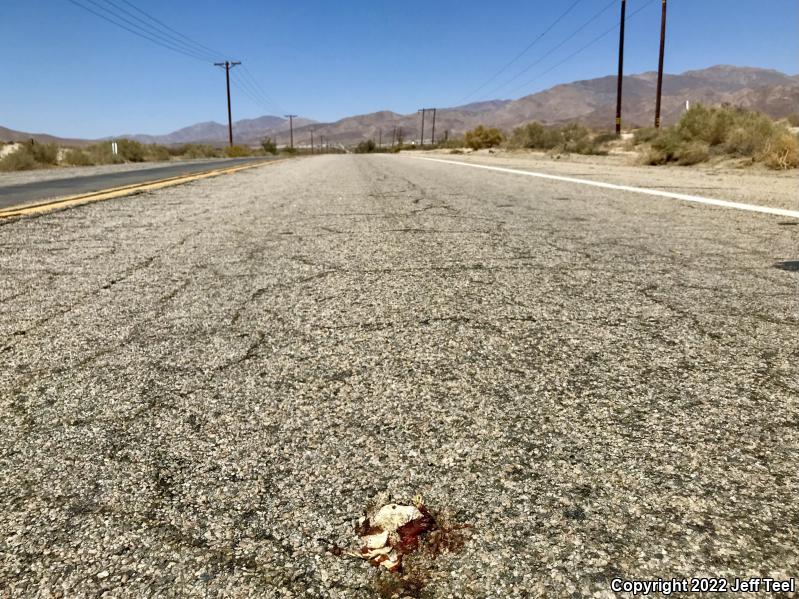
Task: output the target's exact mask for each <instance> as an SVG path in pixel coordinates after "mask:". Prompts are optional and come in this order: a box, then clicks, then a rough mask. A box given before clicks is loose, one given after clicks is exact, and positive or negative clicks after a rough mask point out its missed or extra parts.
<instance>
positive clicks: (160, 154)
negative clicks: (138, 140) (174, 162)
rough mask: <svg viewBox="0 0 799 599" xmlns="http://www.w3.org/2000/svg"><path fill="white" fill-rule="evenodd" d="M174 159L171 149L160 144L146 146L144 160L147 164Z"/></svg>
mask: <svg viewBox="0 0 799 599" xmlns="http://www.w3.org/2000/svg"><path fill="white" fill-rule="evenodd" d="M171 157H172V154H171V152H170V151H169V148H167V147H166V146H161V145H158V144H149V145H146V146H144V159H145V160H146V161H147V162H153V161H158V162H161V161H164V160H169V159H170V158H171Z"/></svg>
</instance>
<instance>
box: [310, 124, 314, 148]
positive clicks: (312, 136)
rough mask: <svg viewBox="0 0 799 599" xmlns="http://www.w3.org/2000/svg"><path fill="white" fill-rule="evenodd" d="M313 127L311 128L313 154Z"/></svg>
mask: <svg viewBox="0 0 799 599" xmlns="http://www.w3.org/2000/svg"><path fill="white" fill-rule="evenodd" d="M313 153H314V151H313V127H311V154H313Z"/></svg>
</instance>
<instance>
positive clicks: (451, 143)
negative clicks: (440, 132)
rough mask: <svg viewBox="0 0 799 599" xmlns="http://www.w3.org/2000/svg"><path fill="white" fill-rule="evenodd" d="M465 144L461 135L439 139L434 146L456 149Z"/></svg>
mask: <svg viewBox="0 0 799 599" xmlns="http://www.w3.org/2000/svg"><path fill="white" fill-rule="evenodd" d="M465 146H466V142H465V141H464V139H463V138H462V137H448V138H447V139H441V140H439V141H438V143H436V147H438V148H444V149H449V148H452V149H457V148H463V147H465Z"/></svg>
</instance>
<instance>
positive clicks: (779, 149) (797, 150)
mask: <svg viewBox="0 0 799 599" xmlns="http://www.w3.org/2000/svg"><path fill="white" fill-rule="evenodd" d="M760 158H761V160H762V161H763V162H764V163H765V164H766V166H768V167H770V168H774V169H789V168H798V167H799V137H797V136H796V135H793V134H792V133H790V132H788V131H783V132H782V133H780V134H779V135H776V136H775V137H773V138H772V139H771V140H770V142H769V143H768V145H767V146H766V148H764V150H763V152H762V154H761V157H760Z"/></svg>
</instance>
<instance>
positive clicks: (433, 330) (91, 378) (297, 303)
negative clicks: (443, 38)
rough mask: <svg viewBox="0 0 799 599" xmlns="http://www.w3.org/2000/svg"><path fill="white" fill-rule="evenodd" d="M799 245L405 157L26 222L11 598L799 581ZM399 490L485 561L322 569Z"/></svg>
mask: <svg viewBox="0 0 799 599" xmlns="http://www.w3.org/2000/svg"><path fill="white" fill-rule="evenodd" d="M797 241H799V231H797V228H796V227H780V226H778V225H777V223H776V219H774V218H773V217H768V216H763V215H755V214H749V213H741V212H734V211H725V210H718V209H712V208H705V207H690V206H686V205H682V204H679V203H674V202H652V201H649V200H647V199H644V198H641V197H637V196H635V195H634V194H626V193H616V192H606V191H603V190H596V189H586V188H580V187H575V186H572V185H569V184H563V183H556V182H551V181H531V180H528V179H526V178H522V177H514V176H512V175H507V174H495V173H486V172H481V171H471V170H470V169H463V168H458V167H451V166H448V165H440V164H433V163H425V162H420V161H412V160H411V159H408V158H404V157H388V156H373V157H365V156H323V157H316V158H313V159H308V160H297V161H291V162H285V163H280V164H276V165H272V166H267V167H264V168H262V169H255V170H252V171H247V172H243V173H239V174H236V175H233V176H228V177H224V178H217V179H213V180H207V181H202V182H197V183H193V184H190V185H185V186H181V187H176V188H170V189H166V190H161V191H159V192H155V193H151V194H146V195H141V196H136V197H131V198H127V199H123V200H117V201H112V202H104V203H99V204H94V205H89V206H84V207H81V208H77V209H72V210H68V211H63V212H58V213H54V214H50V215H47V216H42V217H39V218H33V219H22V220H17V221H12V222H4V223H0V245H1V246H2V252H0V270H2V277H1V278H0V285H2V286H1V287H0V311H1V316H0V356H2V364H3V367H2V369H0V430H2V434H0V488H2V490H3V491H2V493H0V595H3V596H14V597H17V596H34V595H41V596H50V595H56V596H58V595H64V596H89V595H93V596H98V595H102V594H103V593H106V596H113V597H139V596H169V595H172V596H209V597H213V596H236V597H243V596H264V597H300V596H308V597H374V596H380V595H381V594H382V595H383V596H390V594H391V593H392V592H395V591H396V592H397V593H399V594H402V593H406V594H409V595H411V594H412V595H415V596H422V597H530V596H569V597H581V596H582V597H588V596H600V597H601V596H607V597H610V596H613V594H612V593H611V591H610V582H611V580H612V579H613V578H616V577H619V578H623V579H652V578H658V577H670V576H677V577H693V576H727V577H736V576H751V575H768V576H773V577H778V578H786V577H788V576H789V575H794V576H795V575H796V574H797V571H799V549H797V544H796V538H797V532H799V502H797V501H796V497H797V496H796V491H797V448H798V443H797V440H798V439H797V436H798V435H799V424H798V423H799V418H798V416H799V415H798V411H799V407H798V406H797V396H798V394H799V376H798V374H799V372H798V371H797V363H798V362H797V358H799V328H797V327H798V326H799V309H798V306H797V297H798V296H797V281H798V279H797V272H796V270H795V269H793V270H792V269H786V268H774V265H775V264H776V263H778V262H781V263H791V262H793V261H796V260H797V259H799V252H798V251H797V247H799V243H797ZM384 492H388V493H391V494H392V495H393V496H394V497H396V498H398V499H397V500H402V499H405V500H407V499H409V498H411V497H413V496H414V495H416V494H418V493H420V494H422V495H423V496H424V497H425V499H426V503H427V505H428V506H429V507H430V508H431V509H432V510H433V511H434V512H435V511H438V512H439V513H441V512H446V513H447V514H448V517H449V518H451V520H452V521H453V522H460V523H468V524H470V525H471V529H470V530H471V538H470V539H469V540H468V542H467V543H466V544H465V546H464V547H463V548H462V550H461V551H460V552H459V553H444V554H442V555H440V556H439V557H438V558H437V559H436V560H435V561H431V562H430V563H419V562H418V561H417V564H416V566H415V568H416V569H415V570H414V571H410V572H409V573H408V581H410V582H408V584H407V585H406V586H402V585H403V584H404V583H403V581H399V583H398V585H395V586H393V587H392V586H391V582H392V581H391V580H388V581H387V580H386V579H385V576H390V575H389V574H388V573H381V572H379V571H378V569H376V568H374V567H372V566H370V565H369V564H368V563H366V562H363V561H359V560H348V559H345V558H343V557H336V556H333V555H330V554H329V553H325V548H324V546H323V544H321V543H320V541H319V540H318V539H319V538H324V539H329V540H331V541H332V542H335V543H339V544H341V545H346V546H353V544H354V543H355V540H356V539H355V536H354V525H355V523H356V522H357V518H358V516H359V515H361V514H362V513H363V510H364V508H365V506H366V505H367V504H368V503H369V502H370V501H373V500H374V498H375V497H378V496H380V494H381V493H384ZM414 577H415V578H414ZM411 579H413V580H412V581H411ZM411 582H412V583H413V584H411ZM420 586H422V588H421V590H420V589H419V587H420Z"/></svg>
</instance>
